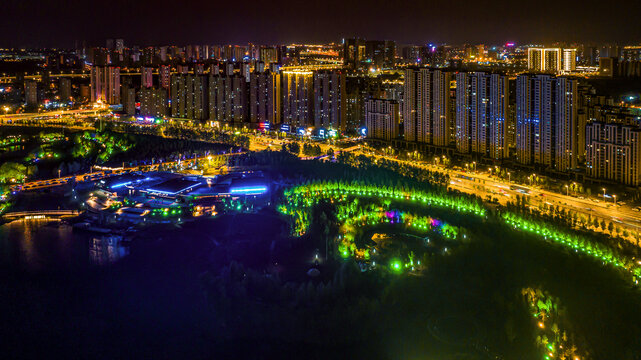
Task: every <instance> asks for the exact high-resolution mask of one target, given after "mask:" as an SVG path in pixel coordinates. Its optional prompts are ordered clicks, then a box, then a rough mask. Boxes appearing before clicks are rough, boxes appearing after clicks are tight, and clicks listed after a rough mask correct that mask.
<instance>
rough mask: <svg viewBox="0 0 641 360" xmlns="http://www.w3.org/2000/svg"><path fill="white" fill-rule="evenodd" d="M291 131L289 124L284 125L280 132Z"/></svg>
mask: <svg viewBox="0 0 641 360" xmlns="http://www.w3.org/2000/svg"><path fill="white" fill-rule="evenodd" d="M289 130H290V127H289V124H283V125H281V126H280V131H282V132H289Z"/></svg>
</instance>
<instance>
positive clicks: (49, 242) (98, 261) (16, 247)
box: [0, 220, 128, 272]
mask: <svg viewBox="0 0 641 360" xmlns="http://www.w3.org/2000/svg"><path fill="white" fill-rule="evenodd" d="M127 253H128V248H127V247H124V246H122V245H120V244H119V243H118V242H115V241H114V239H110V238H109V237H104V236H96V235H92V234H90V233H86V232H78V231H73V229H72V227H71V226H67V225H58V224H55V225H51V220H16V221H13V222H10V223H6V224H3V225H1V226H0V266H1V267H3V268H10V269H12V270H18V271H26V272H42V271H65V270H78V269H83V268H89V267H93V266H98V265H103V264H108V263H111V262H114V261H115V260H117V259H119V258H122V257H123V256H125V255H126V254H127Z"/></svg>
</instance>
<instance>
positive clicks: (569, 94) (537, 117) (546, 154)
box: [516, 75, 579, 171]
mask: <svg viewBox="0 0 641 360" xmlns="http://www.w3.org/2000/svg"><path fill="white" fill-rule="evenodd" d="M516 94H517V95H516V131H517V133H516V155H517V161H518V162H519V163H521V164H536V165H541V166H545V167H548V168H553V169H556V170H558V171H566V170H570V169H574V168H576V165H577V157H578V156H579V154H578V144H579V139H578V134H579V131H578V127H579V125H578V120H577V118H578V116H577V107H578V106H577V100H578V95H577V94H578V81H577V80H576V79H570V78H566V77H554V76H551V75H520V76H518V78H517V83H516Z"/></svg>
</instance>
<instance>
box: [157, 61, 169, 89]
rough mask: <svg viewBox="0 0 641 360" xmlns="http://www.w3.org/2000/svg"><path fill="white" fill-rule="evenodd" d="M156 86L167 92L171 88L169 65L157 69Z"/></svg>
mask: <svg viewBox="0 0 641 360" xmlns="http://www.w3.org/2000/svg"><path fill="white" fill-rule="evenodd" d="M158 84H160V87H161V88H163V89H165V90H167V91H169V89H170V88H171V67H170V66H169V65H160V67H159V68H158Z"/></svg>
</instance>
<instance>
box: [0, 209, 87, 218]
mask: <svg viewBox="0 0 641 360" xmlns="http://www.w3.org/2000/svg"><path fill="white" fill-rule="evenodd" d="M76 215H78V210H33V211H14V212H8V213H6V214H4V215H2V217H3V218H5V219H7V220H13V219H48V218H61V217H68V216H76Z"/></svg>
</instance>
